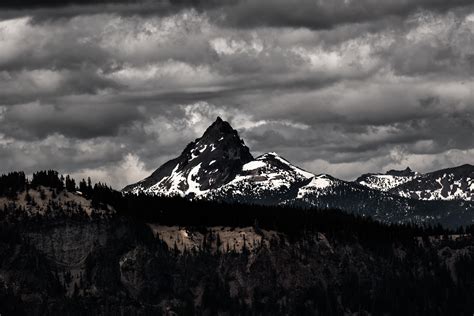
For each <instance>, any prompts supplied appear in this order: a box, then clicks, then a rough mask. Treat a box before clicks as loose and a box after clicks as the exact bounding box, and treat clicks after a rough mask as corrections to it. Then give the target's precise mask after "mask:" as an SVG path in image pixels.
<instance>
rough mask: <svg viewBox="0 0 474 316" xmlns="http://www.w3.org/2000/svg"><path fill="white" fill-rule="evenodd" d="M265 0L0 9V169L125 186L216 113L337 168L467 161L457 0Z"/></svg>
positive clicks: (258, 149) (295, 156)
mask: <svg viewBox="0 0 474 316" xmlns="http://www.w3.org/2000/svg"><path fill="white" fill-rule="evenodd" d="M38 3H39V2H38ZM269 3H270V2H269V1H266V0H262V1H251V0H247V1H224V2H217V1H216V2H194V3H192V4H189V3H187V2H179V3H177V2H175V3H173V4H169V3H165V2H163V3H161V4H160V5H162V6H163V7H164V8H170V9H166V10H164V11H161V12H159V13H157V12H158V11H157V10H158V9H156V8H154V9H153V8H152V7H154V6H156V5H157V4H156V3H140V4H136V3H133V4H128V3H127V4H125V3H105V2H103V3H100V4H92V3H88V4H87V5H81V4H79V3H73V2H68V3H67V4H68V5H67V6H63V5H62V4H63V3H61V5H60V6H57V5H56V4H58V3H50V4H49V5H47V6H40V5H38V6H34V3H33V2H32V3H30V4H29V6H30V7H31V8H33V6H34V7H35V9H31V10H30V9H28V10H26V9H25V10H19V9H20V6H17V7H16V8H14V7H13V6H10V8H9V9H8V10H1V11H2V13H0V15H4V16H5V17H6V16H7V15H8V14H12V15H10V17H15V18H11V19H5V20H1V21H0V39H1V41H2V49H1V50H0V103H1V104H0V159H2V167H1V168H0V169H1V170H0V171H2V172H5V171H9V170H12V169H24V170H26V171H27V172H33V171H34V170H37V169H43V168H47V169H49V168H55V169H59V170H60V171H61V172H65V173H71V174H75V175H81V176H82V175H86V174H91V175H93V177H94V178H96V179H98V180H100V181H106V182H109V183H112V184H114V185H116V183H120V186H122V185H123V184H125V183H126V182H127V181H129V182H134V181H136V180H139V179H140V177H143V176H144V175H145V174H146V173H147V172H150V171H152V170H154V169H155V168H157V167H158V166H159V165H160V164H162V163H163V162H165V161H167V160H168V159H171V158H173V157H175V156H177V155H178V154H179V153H180V152H181V150H182V149H183V148H184V146H185V145H186V144H187V143H188V142H190V141H192V140H194V139H195V138H197V137H199V136H200V135H201V134H202V132H203V131H204V130H205V128H206V127H207V126H208V125H209V124H210V123H211V122H212V121H214V120H215V117H216V116H217V115H219V116H221V117H223V118H224V119H227V120H229V121H230V123H231V124H232V125H233V126H234V127H235V128H237V129H238V130H239V132H240V134H241V136H242V137H243V138H244V140H245V142H246V144H248V146H249V147H250V148H251V150H252V152H253V153H254V154H255V155H258V154H261V153H264V152H266V151H277V152H279V153H281V154H282V155H283V156H285V157H286V158H288V159H290V160H291V161H293V162H295V163H296V164H301V165H302V166H303V167H305V168H306V169H308V170H309V171H313V172H317V173H319V172H327V173H333V174H334V175H335V176H339V177H343V178H351V177H355V176H357V173H361V172H366V171H367V172H368V171H382V170H384V169H386V168H392V167H393V168H394V167H398V166H401V167H405V164H409V165H411V166H412V168H414V169H417V168H418V170H420V171H425V170H432V169H435V168H437V167H440V166H441V167H443V165H444V164H446V165H449V164H453V163H458V162H459V163H461V162H462V163H469V162H470V163H472V161H469V159H470V156H469V153H471V151H472V149H473V148H474V137H472V136H473V135H472V131H473V130H474V118H473V116H474V98H473V94H472V91H473V90H472V84H470V83H471V82H472V76H473V73H472V70H473V67H472V66H473V60H474V57H473V55H472V51H473V50H474V46H473V43H474V37H473V33H474V32H473V27H474V24H473V23H474V18H473V17H472V14H469V10H468V9H469V8H464V7H461V6H463V5H465V4H466V2H464V1H455V2H446V1H443V2H442V1H429V0H419V1H380V2H373V1H368V0H367V1H365V0H364V1H345V2H343V1H333V2H329V1H319V2H314V1H312V2H310V1H292V0H290V1H279V0H276V1H272V4H273V5H272V6H270V5H269ZM289 5H292V10H287V8H288V6H289ZM30 7H28V8H30ZM24 8H26V4H25V7H24ZM150 8H151V9H150ZM147 9H149V10H148V11H150V12H148V13H145V12H144V11H146V10H147ZM14 11H15V12H16V13H15V12H14ZM8 12H9V13H8ZM12 12H13V13H12ZM18 12H20V13H21V14H20V13H18ZM369 13H370V14H369ZM19 16H23V17H19ZM257 17H258V19H257ZM423 161H425V162H426V164H425V165H423ZM127 170H128V171H127ZM107 179H108V180H107ZM117 188H119V186H117Z"/></svg>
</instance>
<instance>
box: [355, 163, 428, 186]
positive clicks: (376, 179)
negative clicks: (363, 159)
mask: <svg viewBox="0 0 474 316" xmlns="http://www.w3.org/2000/svg"><path fill="white" fill-rule="evenodd" d="M418 176H419V173H418V172H414V171H412V170H411V169H410V167H407V168H406V169H405V170H390V171H387V172H386V173H367V174H363V175H362V176H360V177H359V178H357V179H356V181H355V182H357V183H359V184H361V185H363V186H366V187H368V188H371V189H376V190H380V191H388V190H390V189H393V188H395V187H397V186H399V185H401V184H404V183H406V182H409V181H411V180H413V179H415V178H416V177H418Z"/></svg>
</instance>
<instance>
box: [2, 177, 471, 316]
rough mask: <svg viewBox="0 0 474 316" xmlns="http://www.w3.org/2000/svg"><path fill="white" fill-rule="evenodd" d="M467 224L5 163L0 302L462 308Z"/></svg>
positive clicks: (467, 279)
mask: <svg viewBox="0 0 474 316" xmlns="http://www.w3.org/2000/svg"><path fill="white" fill-rule="evenodd" d="M471 233H472V227H469V228H467V229H462V230H459V231H457V232H454V231H450V230H446V229H444V228H442V227H440V226H436V227H430V226H427V227H419V226H415V225H411V224H390V225H387V224H384V223H381V222H378V221H374V220H372V219H370V218H366V217H361V216H355V215H351V214H347V213H344V212H341V211H338V210H318V209H298V208H292V207H288V206H278V207H277V206H261V205H260V206H259V205H241V204H229V203H227V204H224V203H217V202H206V201H190V200H187V199H183V198H177V197H176V198H170V197H168V198H166V197H156V196H148V195H128V194H127V195H122V194H121V193H120V192H117V191H114V190H112V189H111V188H110V187H108V186H107V185H104V184H94V185H93V184H92V183H91V181H88V180H81V181H79V182H78V183H76V182H75V181H74V180H72V179H71V178H69V177H62V176H60V175H59V174H58V173H57V172H55V171H43V172H38V173H35V174H34V175H33V177H32V179H31V180H28V179H27V178H26V177H25V175H24V174H23V173H11V174H9V175H5V176H1V177H0V314H2V315H85V314H88V315H120V314H121V315H174V314H179V315H216V314H230V315H249V314H256V315H280V314H285V315H347V314H354V313H358V314H372V315H382V314H385V315H401V314H405V315H446V314H450V315H470V312H469V313H466V311H472V310H473V308H474V296H473V295H474V287H473V284H474V278H473V275H474V274H473V273H472V267H473V266H474V260H473V258H474V246H473V239H472V236H471ZM441 289H442V290H441Z"/></svg>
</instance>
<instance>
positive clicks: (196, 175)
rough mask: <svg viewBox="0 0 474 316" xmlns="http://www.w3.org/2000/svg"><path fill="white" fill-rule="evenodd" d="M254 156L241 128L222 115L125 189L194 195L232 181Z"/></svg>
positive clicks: (127, 190)
mask: <svg viewBox="0 0 474 316" xmlns="http://www.w3.org/2000/svg"><path fill="white" fill-rule="evenodd" d="M251 160H253V157H252V155H251V154H250V151H249V149H248V147H247V146H245V144H244V142H243V140H242V139H240V137H239V135H238V133H237V131H236V130H234V129H233V128H232V127H231V126H230V125H229V123H227V122H225V121H223V120H222V119H221V118H220V117H218V118H217V120H216V121H215V122H214V123H213V124H212V125H211V126H209V127H208V128H207V130H206V131H205V133H204V134H203V136H202V137H201V138H198V139H196V140H195V141H193V142H191V143H190V144H188V146H186V148H185V149H184V150H183V152H182V153H181V155H180V156H179V157H177V158H175V159H173V160H170V161H168V162H167V163H165V164H164V165H163V166H161V167H160V168H158V169H157V170H156V171H155V172H153V174H152V175H151V176H149V177H148V178H146V179H145V180H143V181H140V182H138V183H135V184H132V185H129V186H127V187H126V188H124V189H123V191H125V192H140V191H142V192H147V193H152V194H164V195H175V194H178V195H183V196H191V197H192V196H194V195H195V194H196V193H198V192H201V191H206V190H209V189H214V188H217V187H220V186H222V185H223V184H226V183H228V182H229V181H231V180H232V179H234V178H235V176H236V175H237V174H238V173H239V172H240V171H241V170H242V166H243V165H244V164H245V163H247V162H249V161H251Z"/></svg>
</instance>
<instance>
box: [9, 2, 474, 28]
mask: <svg viewBox="0 0 474 316" xmlns="http://www.w3.org/2000/svg"><path fill="white" fill-rule="evenodd" d="M469 5H472V1H471V0H449V1H446V0H379V1H373V0H330V1H329V0H327V1H313V0H221V1H217V0H102V1H101V0H84V1H79V0H25V1H13V0H7V1H2V3H0V8H4V9H5V11H4V12H3V13H2V14H1V15H3V16H5V17H7V16H15V15H24V14H32V15H34V16H36V17H37V18H38V19H39V20H43V19H49V18H60V17H65V16H66V17H67V16H74V15H80V14H94V13H101V12H109V13H118V14H123V15H129V14H139V15H144V16H147V15H168V14H173V13H176V12H177V11H179V10H182V9H188V8H193V9H196V10H199V11H201V12H207V13H208V14H209V15H210V16H211V17H212V18H213V19H214V20H215V21H217V22H219V23H222V24H223V25H227V26H232V27H239V28H252V27H260V26H269V27H306V28H310V29H317V30H320V29H330V28H333V27H335V26H337V25H340V24H350V23H364V22H370V21H375V20H382V19H384V18H390V17H406V16H408V15H410V14H412V13H413V12H416V11H419V10H432V11H436V12H445V11H447V10H451V9H456V8H460V7H464V6H469ZM31 10H35V11H31ZM1 15H0V16H1Z"/></svg>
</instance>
